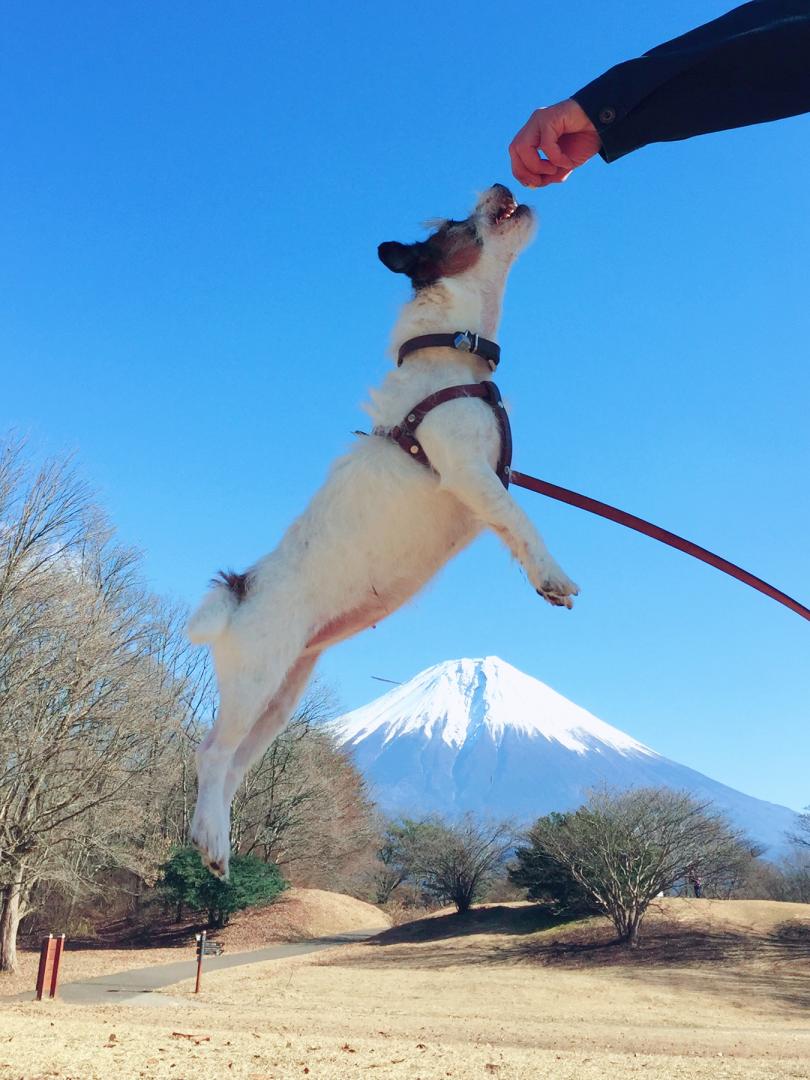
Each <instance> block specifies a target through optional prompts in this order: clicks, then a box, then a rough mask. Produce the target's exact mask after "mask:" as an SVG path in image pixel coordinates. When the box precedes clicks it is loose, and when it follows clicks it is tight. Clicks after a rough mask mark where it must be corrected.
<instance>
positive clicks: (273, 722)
mask: <svg viewBox="0 0 810 1080" xmlns="http://www.w3.org/2000/svg"><path fill="white" fill-rule="evenodd" d="M319 656H320V652H305V653H303V654H302V655H301V656H300V657H299V658H298V659H297V660H296V662H295V663H294V664H293V666H292V667H291V668H290V670H289V671H288V672H287V677H286V679H285V680H284V682H283V683H282V685H281V687H280V689H279V691H278V693H277V694H276V695H275V697H274V698H273V699H272V701H270V702H269V703H268V705H267V707H266V708H265V710H264V712H263V713H262V714H261V716H260V717H259V719H258V720H257V721H256V722H255V724H254V725H253V727H252V728H251V729H250V731H249V732H248V734H247V735H246V736H245V737H244V739H242V741H241V742H240V743H239V745H238V746H237V748H236V751H235V752H234V755H233V758H232V759H231V763H230V765H229V767H228V771H227V773H226V775H225V786H224V799H225V805H226V807H230V805H231V801H232V799H233V797H234V794H235V792H236V789H237V788H238V787H239V785H240V783H241V782H242V779H243V777H244V775H245V773H246V772H247V771H248V769H249V768H250V767H251V765H253V764H254V763H255V762H256V761H257V760H258V759H259V758H260V757H261V756H262V754H263V753H264V752H265V750H266V749H267V748H268V746H269V745H270V744H271V743H272V741H273V739H275V737H276V736H277V735H278V734H279V733H280V732H281V731H282V730H283V729H284V727H285V725H286V724H287V722H288V721H289V719H290V717H291V715H292V712H293V710H294V709H295V706H296V705H297V703H298V701H299V699H300V697H301V694H302V693H303V692H304V687H305V686H306V684H307V680H308V679H309V677H310V675H311V674H312V669H313V668H314V667H315V664H316V662H317V660H318V657H319Z"/></svg>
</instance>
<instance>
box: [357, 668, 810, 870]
mask: <svg viewBox="0 0 810 1080" xmlns="http://www.w3.org/2000/svg"><path fill="white" fill-rule="evenodd" d="M336 730H337V733H338V736H339V738H340V740H341V742H342V743H343V745H345V746H346V747H347V748H348V749H350V750H351V752H352V755H353V757H354V760H355V762H356V763H357V765H358V767H359V768H360V770H361V771H362V772H363V773H364V775H365V776H366V778H367V779H368V780H369V782H370V784H371V786H372V789H373V793H374V795H375V797H376V799H377V801H378V803H379V804H380V806H381V807H382V809H383V810H384V811H385V812H387V813H389V814H410V815H413V816H415V815H420V814H425V813H429V812H433V811H436V812H439V813H445V814H451V815H452V814H457V813H460V812H463V811H465V810H474V811H476V812H478V813H483V814H487V815H490V816H494V817H515V818H517V819H518V820H519V821H530V820H532V819H534V818H536V817H538V816H540V815H541V814H546V813H549V812H550V811H552V810H568V809H571V808H573V807H575V806H577V805H579V804H580V803H581V802H582V801H583V797H584V795H585V793H586V792H587V790H588V789H589V788H592V787H596V786H600V785H603V784H608V785H610V786H611V787H616V788H626V787H639V786H655V787H658V786H667V787H671V788H675V789H679V790H686V791H689V792H691V793H692V794H694V795H695V796H697V797H698V798H701V799H703V798H705V799H711V800H712V801H713V802H714V803H715V804H716V805H717V806H718V807H719V808H721V809H723V810H725V811H726V812H727V813H728V814H729V816H730V817H731V818H732V820H733V821H734V822H735V823H736V824H738V825H740V826H741V827H742V828H744V829H745V830H746V832H747V833H748V834H749V835H750V836H751V837H752V838H753V839H755V840H757V841H759V842H760V843H762V844H765V845H766V846H767V847H768V849H769V852H770V854H777V853H778V852H779V851H780V850H782V849H784V847H785V844H786V840H785V835H784V834H785V832H786V830H788V829H790V828H792V827H793V825H794V822H795V814H794V813H793V811H791V810H789V809H788V808H787V807H784V806H778V805H776V804H775V803H768V802H764V801H763V800H761V799H755V798H752V797H751V796H749V795H745V794H743V793H742V792H739V791H735V790H734V789H733V788H730V787H727V786H726V785H725V784H721V783H719V782H718V781H716V780H712V779H711V778H710V777H708V776H704V775H703V774H702V773H699V772H696V771H695V770H694V769H690V768H688V767H687V766H685V765H680V764H678V763H677V762H674V761H670V760H669V759H668V758H665V757H662V756H661V755H660V754H657V753H656V752H655V751H654V750H652V749H650V747H648V746H645V745H644V744H643V743H640V742H638V741H637V740H636V739H633V738H631V737H630V736H629V735H626V734H625V733H624V732H622V731H620V730H619V729H618V728H615V727H612V726H611V725H610V724H606V723H604V722H603V721H602V720H599V719H598V718H597V717H596V716H594V715H593V714H592V713H589V712H588V711H587V710H585V709H582V708H580V706H578V705H575V704H574V703H573V702H571V701H569V700H568V699H567V698H565V697H563V696H562V695H561V694H558V693H557V692H556V691H554V690H552V689H551V688H550V687H548V686H546V685H545V684H544V683H542V682H540V681H539V680H538V679H534V678H532V677H531V676H529V675H526V674H524V673H523V672H521V671H518V670H517V669H516V668H514V667H512V666H511V664H507V663H505V661H503V660H500V659H498V657H494V656H489V657H486V658H484V659H479V660H468V659H462V660H449V661H446V662H444V663H441V664H436V665H435V666H434V667H431V668H428V669H427V670H425V671H423V672H421V673H420V674H419V675H416V676H415V677H414V678H413V679H411V680H410V681H409V682H407V683H405V684H403V685H402V686H399V687H396V688H395V689H393V690H390V691H389V692H388V693H386V694H384V695H383V696H382V697H380V698H377V699H376V700H375V701H373V702H371V703H370V704H369V705H366V706H364V707H363V708H360V709H355V710H354V711H353V712H350V713H348V714H347V715H346V716H344V717H342V718H341V719H340V720H339V721H337V723H336Z"/></svg>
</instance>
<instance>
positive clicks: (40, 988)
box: [37, 934, 65, 1001]
mask: <svg viewBox="0 0 810 1080" xmlns="http://www.w3.org/2000/svg"><path fill="white" fill-rule="evenodd" d="M64 947H65V935H64V934H60V935H59V936H58V937H54V936H53V934H48V936H47V937H46V938H43V939H42V948H41V949H40V952H39V971H38V972H37V1001H42V997H43V995H44V993H45V989H46V987H47V989H48V997H56V986H57V983H58V982H59V963H60V961H61V959H62V951H63V949H64Z"/></svg>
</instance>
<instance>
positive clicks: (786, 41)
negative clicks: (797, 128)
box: [572, 0, 810, 161]
mask: <svg viewBox="0 0 810 1080" xmlns="http://www.w3.org/2000/svg"><path fill="white" fill-rule="evenodd" d="M572 97H573V98H574V99H575V100H576V101H577V102H578V103H579V104H580V106H581V107H582V109H583V110H584V111H585V113H587V115H588V117H589V118H590V120H591V121H592V123H593V124H594V126H595V127H596V129H597V131H598V132H599V135H600V137H601V139H602V149H601V151H600V153H601V155H602V157H603V158H604V159H605V161H615V160H616V159H617V158H620V157H622V156H623V155H624V154H629V153H630V152H631V151H632V150H637V149H638V148H639V147H641V146H646V145H647V144H648V143H652V142H667V141H669V140H673V139H688V138H691V136H693V135H703V134H705V133H706V132H708V131H721V130H725V129H726V128H734V127H744V126H745V125H747V124H761V123H764V122H765V121H767V120H778V119H780V118H781V117H784V116H795V115H796V114H797V113H802V112H808V111H810V0H753V2H752V3H748V4H743V6H742V7H738V8H735V9H734V10H733V11H729V12H728V14H726V15H722V16H721V17H720V18H719V19H715V20H714V21H713V22H710V23H706V25H705V26H699V27H697V29H695V30H691V31H690V32H689V33H688V34H684V35H682V36H681V37H678V38H674V39H673V40H672V41H668V42H666V43H665V44H664V45H659V46H658V47H657V48H655V49H651V50H650V52H647V53H645V54H644V55H643V56H640V57H638V58H637V59H636V60H628V61H626V62H625V63H623V64H618V65H617V66H616V67H614V68H611V69H610V70H609V71H607V72H605V74H604V75H601V76H600V77H599V78H598V79H595V80H594V81H593V82H591V83H589V84H588V85H587V86H585V87H583V88H582V89H581V90H579V91H577V92H576V93H575V94H573V95H572Z"/></svg>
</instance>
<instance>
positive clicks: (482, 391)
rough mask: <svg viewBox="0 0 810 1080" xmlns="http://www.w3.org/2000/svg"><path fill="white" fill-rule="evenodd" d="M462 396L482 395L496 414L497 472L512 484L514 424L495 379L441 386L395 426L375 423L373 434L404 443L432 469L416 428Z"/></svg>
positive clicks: (411, 455)
mask: <svg viewBox="0 0 810 1080" xmlns="http://www.w3.org/2000/svg"><path fill="white" fill-rule="evenodd" d="M458 398H479V399H480V400H481V401H485V402H486V403H487V405H489V406H490V407H491V409H492V411H493V413H494V414H495V420H496V422H497V424H498V430H499V432H500V436H501V450H500V454H499V456H498V464H497V465H496V466H495V472H496V474H497V476H498V479H499V480H500V481H501V483H502V484H503V486H504V487H505V488H508V487H509V477H510V474H511V466H512V428H511V427H510V425H509V417H508V415H507V413H506V408H505V407H504V404H503V399H502V398H501V392H500V390H499V389H498V387H497V386H496V385H495V383H494V382H489V381H488V380H487V381H486V382H480V383H465V384H464V385H462V386H446V387H445V388H444V389H443V390H437V391H436V393H435V394H430V396H429V397H426V398H425V399H424V400H423V401H420V402H419V404H418V405H414V407H413V408H412V409H411V411H410V412H409V413H408V415H407V416H406V417H405V419H404V420H401V421H400V422H399V423H398V424H397V425H396V426H395V427H392V428H381V427H375V428H374V431H373V432H372V434H373V435H382V436H383V437H384V438H386V439H391V440H392V442H395V443H396V444H397V446H400V447H402V449H403V450H404V451H405V453H406V454H408V455H409V456H410V457H412V458H413V460H414V461H418V462H419V463H420V465H425V466H427V468H428V469H431V468H432V465H431V464H430V460H429V459H428V456H427V454H426V453H425V451H424V448H423V447H422V444H421V443H420V442H419V440H418V439H417V438H416V429H417V428H418V427H419V425H420V424H421V423H422V421H423V420H424V419H425V417H426V416H427V414H428V413H429V412H431V411H432V410H433V409H435V408H436V407H437V406H438V405H444V404H445V402H448V401H455V400H456V399H458Z"/></svg>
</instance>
